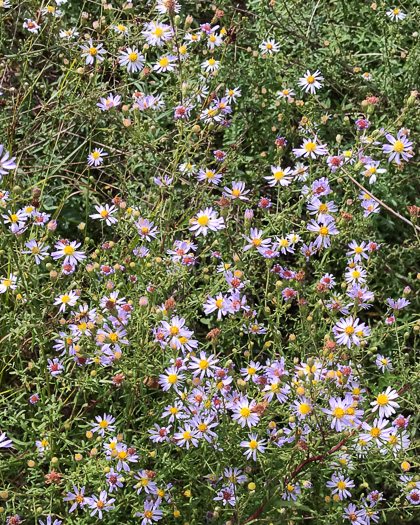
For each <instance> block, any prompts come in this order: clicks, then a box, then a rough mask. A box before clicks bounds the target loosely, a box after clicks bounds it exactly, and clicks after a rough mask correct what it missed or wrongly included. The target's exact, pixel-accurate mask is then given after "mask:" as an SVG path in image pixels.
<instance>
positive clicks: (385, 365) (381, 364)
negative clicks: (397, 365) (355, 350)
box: [375, 354, 392, 373]
mask: <svg viewBox="0 0 420 525" xmlns="http://www.w3.org/2000/svg"><path fill="white" fill-rule="evenodd" d="M375 364H376V366H377V367H378V368H379V370H381V371H382V373H384V372H385V370H387V371H388V372H391V370H392V363H391V360H390V359H389V358H387V357H384V356H383V355H381V354H378V355H377V356H376V361H375Z"/></svg>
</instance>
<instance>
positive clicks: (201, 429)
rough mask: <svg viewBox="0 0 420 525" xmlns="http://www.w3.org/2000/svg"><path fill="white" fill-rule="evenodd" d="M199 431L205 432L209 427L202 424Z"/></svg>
mask: <svg viewBox="0 0 420 525" xmlns="http://www.w3.org/2000/svg"><path fill="white" fill-rule="evenodd" d="M198 430H199V431H200V432H205V431H206V430H207V425H205V424H204V423H201V424H200V425H198Z"/></svg>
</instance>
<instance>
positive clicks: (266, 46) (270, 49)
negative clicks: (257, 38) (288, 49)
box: [259, 38, 280, 55]
mask: <svg viewBox="0 0 420 525" xmlns="http://www.w3.org/2000/svg"><path fill="white" fill-rule="evenodd" d="M259 48H260V49H261V51H262V52H263V53H269V54H270V55H272V54H273V53H278V52H279V51H280V44H278V43H277V42H276V41H275V40H274V39H273V38H272V39H270V38H269V39H267V40H263V41H262V42H261V44H260V45H259Z"/></svg>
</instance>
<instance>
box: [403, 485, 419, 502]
mask: <svg viewBox="0 0 420 525" xmlns="http://www.w3.org/2000/svg"><path fill="white" fill-rule="evenodd" d="M406 498H407V501H408V502H409V503H411V504H412V505H419V504H420V490H419V489H417V488H415V489H413V490H411V491H410V492H409V493H408V494H407V495H406Z"/></svg>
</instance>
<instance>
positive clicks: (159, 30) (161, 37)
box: [141, 21, 174, 47]
mask: <svg viewBox="0 0 420 525" xmlns="http://www.w3.org/2000/svg"><path fill="white" fill-rule="evenodd" d="M143 28H144V29H143V31H142V32H141V34H142V35H143V36H144V37H145V39H146V42H147V43H148V44H149V45H151V46H159V47H160V46H163V45H164V44H165V42H168V41H169V40H171V39H172V37H173V36H174V32H173V29H172V28H171V26H169V25H167V24H163V23H162V22H155V21H152V22H148V23H146V24H144V25H143Z"/></svg>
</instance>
